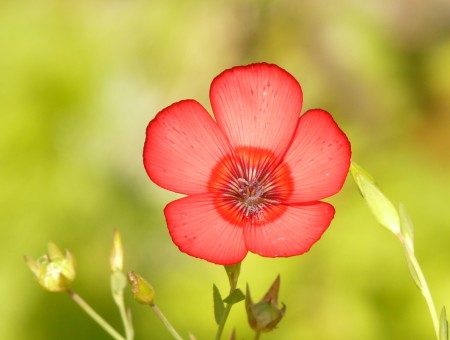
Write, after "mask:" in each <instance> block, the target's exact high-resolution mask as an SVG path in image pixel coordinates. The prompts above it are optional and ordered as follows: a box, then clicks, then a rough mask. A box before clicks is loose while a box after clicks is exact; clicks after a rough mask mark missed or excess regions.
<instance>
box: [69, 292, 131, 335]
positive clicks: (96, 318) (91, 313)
mask: <svg viewBox="0 0 450 340" xmlns="http://www.w3.org/2000/svg"><path fill="white" fill-rule="evenodd" d="M67 293H69V295H70V297H71V298H72V299H73V300H74V301H75V302H76V303H77V304H78V305H79V306H80V307H81V309H83V310H84V311H85V312H86V314H88V315H89V316H90V317H91V318H92V319H94V321H95V322H97V323H98V324H99V325H100V326H101V327H102V328H103V329H104V330H105V331H106V332H107V333H108V334H109V335H111V337H113V338H114V339H116V340H126V339H125V338H124V337H123V336H122V335H120V333H119V332H117V331H116V330H115V329H114V328H112V327H111V325H110V324H109V323H107V322H106V321H105V319H103V318H102V317H101V316H100V315H99V314H98V313H97V312H96V311H95V310H94V309H93V308H92V307H91V306H89V305H88V304H87V303H86V301H84V300H83V299H82V298H81V297H80V296H79V295H78V294H77V293H75V292H74V291H73V290H72V289H69V290H68V291H67Z"/></svg>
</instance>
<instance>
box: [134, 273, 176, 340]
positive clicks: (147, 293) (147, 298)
mask: <svg viewBox="0 0 450 340" xmlns="http://www.w3.org/2000/svg"><path fill="white" fill-rule="evenodd" d="M128 282H129V283H130V286H131V292H132V293H133V296H134V299H135V300H136V301H137V302H139V303H141V304H143V305H148V306H150V308H151V309H152V310H153V312H154V313H155V314H156V316H157V317H158V318H159V319H160V320H161V321H162V323H163V324H164V326H166V328H167V330H168V331H169V333H170V334H171V335H172V336H173V338H174V339H176V340H183V338H182V337H181V336H180V334H178V332H177V331H176V330H175V328H174V327H173V326H172V324H171V323H170V322H169V320H168V319H167V318H166V316H165V315H164V314H163V313H162V312H161V310H160V309H159V308H158V306H157V305H156V304H155V300H154V297H155V291H154V289H153V287H152V286H151V285H150V283H148V282H147V281H146V280H145V279H144V278H143V277H142V276H140V275H139V274H138V273H136V272H129V273H128Z"/></svg>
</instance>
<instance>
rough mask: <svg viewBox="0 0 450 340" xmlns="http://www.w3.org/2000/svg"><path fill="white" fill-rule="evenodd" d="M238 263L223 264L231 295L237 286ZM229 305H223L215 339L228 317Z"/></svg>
mask: <svg viewBox="0 0 450 340" xmlns="http://www.w3.org/2000/svg"><path fill="white" fill-rule="evenodd" d="M240 265H241V264H240V263H239V264H236V265H231V266H225V270H226V272H227V275H228V281H229V283H230V294H229V295H231V294H232V293H233V292H234V290H235V289H236V287H237V282H238V278H239V273H240ZM231 307H233V303H227V304H226V306H225V310H224V312H223V314H222V319H221V320H220V324H219V327H218V328H217V332H216V337H215V340H220V338H221V337H222V333H223V329H224V327H225V324H226V322H227V319H228V315H229V314H230V311H231Z"/></svg>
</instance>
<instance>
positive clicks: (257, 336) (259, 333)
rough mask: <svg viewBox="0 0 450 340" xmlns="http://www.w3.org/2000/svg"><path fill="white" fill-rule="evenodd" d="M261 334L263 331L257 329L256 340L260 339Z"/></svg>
mask: <svg viewBox="0 0 450 340" xmlns="http://www.w3.org/2000/svg"><path fill="white" fill-rule="evenodd" d="M260 336H261V331H256V332H255V340H259V338H260Z"/></svg>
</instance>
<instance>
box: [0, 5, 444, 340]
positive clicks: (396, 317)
mask: <svg viewBox="0 0 450 340" xmlns="http://www.w3.org/2000/svg"><path fill="white" fill-rule="evenodd" d="M257 61H267V62H273V63H276V64H278V65H280V66H282V67H283V68H285V69H287V70H288V71H289V72H291V73H292V74H293V75H294V76H295V77H296V78H297V79H298V80H299V81H300V83H301V84H302V87H303V91H304V107H305V109H308V108H314V107H320V108H324V109H326V110H328V111H330V112H332V114H333V115H334V117H335V119H336V120H337V121H338V122H339V123H340V125H341V127H342V128H343V129H344V130H345V131H346V132H347V134H348V136H349V138H350V140H351V142H352V145H353V159H354V160H355V161H357V162H358V163H360V164H361V165H362V166H363V167H365V168H366V169H367V170H368V171H369V172H370V173H371V174H372V175H373V176H374V177H376V179H377V181H378V183H379V184H380V186H381V187H382V189H383V190H384V191H385V193H386V194H387V195H388V196H389V197H390V198H391V199H392V200H393V201H394V202H398V201H402V202H404V204H405V205H406V207H407V209H408V210H409V212H410V215H411V217H412V219H413V221H414V222H415V226H416V253H417V256H418V258H419V261H420V262H421V264H422V267H423V270H424V272H425V274H426V276H427V278H428V281H429V285H430V288H431V290H432V293H433V296H434V298H435V302H436V305H437V308H438V309H440V308H441V306H442V305H443V304H446V305H448V306H449V307H450V137H449V133H450V113H449V112H450V3H449V2H448V1H445V0H429V1H420V0H397V1H388V0H382V1H378V0H370V1H356V0H354V1H352V0H342V1H325V0H321V1H313V0H310V1H295V0H291V1H249V0H230V1H200V0H195V1H177V0H171V1H131V0H129V1H125V0H123V1H120V0H114V1H107V0H98V1H88V0H81V1H59V0H54V1H52V0H45V1H9V2H8V1H3V2H1V3H0V117H1V120H0V122H1V123H0V178H1V180H0V181H1V182H0V228H1V234H0V235H1V239H0V261H1V262H0V275H1V276H0V338H1V339H14V340H21V339H108V336H107V335H106V333H104V332H103V331H102V330H101V329H99V328H98V327H97V326H96V325H95V324H94V323H93V322H92V321H91V320H90V319H89V318H88V317H87V316H86V315H85V314H83V313H82V312H81V310H80V309H79V308H78V307H77V306H76V305H75V304H74V303H73V302H72V301H71V300H70V299H69V297H68V296H67V295H66V294H50V293H47V292H45V291H43V290H41V289H40V288H39V287H38V285H37V284H36V282H35V281H34V279H33V277H32V274H31V273H30V272H29V271H28V269H27V267H26V266H25V264H24V261H23V255H25V254H27V255H30V256H31V257H34V258H36V257H38V256H40V255H42V254H43V253H44V252H45V250H46V243H47V241H48V240H53V241H55V242H56V243H58V244H59V245H61V246H62V247H67V248H69V249H71V250H72V252H73V253H74V254H75V256H76V259H77V273H78V277H77V280H76V282H75V284H74V289H75V290H76V291H77V292H78V293H79V294H80V295H81V296H83V297H84V298H85V299H86V300H87V301H88V302H89V303H91V304H92V305H93V306H94V307H95V308H96V309H97V310H98V311H99V312H100V313H101V314H102V315H104V317H105V318H107V320H109V321H111V323H112V324H114V325H115V327H116V328H118V329H121V324H120V319H119V317H118V312H117V310H116V308H115V305H114V303H113V302H112V299H111V297H110V294H109V265H108V257H109V252H110V247H111V241H112V232H113V229H114V228H119V230H120V232H121V233H122V237H123V241H124V247H125V252H126V253H125V256H126V258H125V261H126V263H125V264H126V270H136V271H138V272H140V273H141V274H142V275H143V276H145V277H146V278H147V279H148V280H149V281H150V282H152V284H153V285H154V287H155V289H156V294H157V296H156V299H157V303H158V304H159V306H160V308H161V309H162V310H163V311H164V312H165V313H166V315H167V317H168V318H169V319H170V320H171V321H172V322H173V324H174V325H175V326H176V328H177V329H178V330H179V332H180V333H181V334H182V335H183V336H184V337H187V334H188V332H192V333H193V334H195V335H196V336H197V337H198V339H211V338H212V337H213V334H214V330H215V326H214V319H213V313H212V310H213V309H212V289H211V288H212V283H213V282H215V283H216V284H217V285H218V286H219V288H220V289H221V290H222V292H225V291H226V290H227V285H226V278H225V273H224V270H223V268H221V267H220V266H216V265H213V264H209V263H207V262H204V261H201V260H197V259H194V258H191V257H189V256H187V255H185V254H182V253H180V252H179V251H178V249H177V248H176V246H175V245H173V244H172V242H171V240H170V237H169V234H168V232H167V229H166V226H165V222H164V217H163V213H162V209H163V207H164V206H165V204H166V203H168V202H169V201H170V200H172V199H173V198H174V197H175V196H174V195H172V194H170V193H167V192H165V191H164V190H162V189H160V188H158V187H157V186H156V185H154V184H152V183H151V182H150V180H149V179H148V178H147V176H146V174H145V171H144V169H143V166H142V161H141V152H142V146H143V142H144V132H145V128H146V126H147V123H148V122H149V120H150V119H151V118H152V117H153V116H154V115H155V114H156V112H158V111H159V110H160V109H162V108H163V107H165V106H167V105H169V104H171V103H172V102H174V101H178V100H181V99H185V98H196V99H197V100H199V101H200V102H201V103H203V104H204V105H205V106H206V107H207V108H209V101H208V91H209V84H210V82H211V80H212V79H213V77H214V76H216V75H217V74H219V73H220V72H221V71H223V70H224V69H226V68H229V67H231V66H235V65H241V64H247V63H251V62H257ZM329 201H330V202H332V203H333V204H334V205H335V207H336V209H337V214H336V217H335V220H334V222H333V223H332V225H331V227H330V229H329V230H328V231H327V233H326V234H325V235H324V237H323V239H322V240H321V241H320V242H319V243H318V244H316V245H315V246H314V247H313V249H312V250H311V251H310V252H309V253H308V254H305V255H303V256H299V257H293V258H289V259H266V258H260V257H257V256H254V255H249V256H248V257H247V258H246V259H245V261H244V263H243V266H242V277H241V278H242V280H241V283H240V287H241V288H244V287H245V283H246V282H248V283H249V284H250V285H251V287H252V291H253V297H254V298H255V299H257V298H259V297H260V296H261V295H262V294H263V293H264V291H265V290H266V289H267V288H268V286H269V285H270V283H271V282H272V280H273V279H274V278H275V277H276V275H277V274H281V281H282V286H281V292H280V300H281V301H283V302H285V303H286V304H287V306H288V307H287V314H286V316H285V318H284V319H283V320H282V321H281V323H280V324H279V329H277V330H276V331H275V332H273V333H271V334H268V335H265V336H264V337H263V339H324V340H327V339H330V340H338V339H342V340H343V339H346V340H349V339H350V340H352V339H355V340H356V339H366V340H372V339H432V338H433V328H432V324H431V320H430V317H429V314H428V311H427V307H426V304H425V302H424V301H423V299H422V297H421V296H420V293H419V291H418V290H417V289H416V288H415V286H414V284H413V282H412V280H411V279H410V277H409V273H408V269H407V266H406V263H405V260H404V256H403V253H402V249H401V246H400V244H399V243H398V242H397V240H396V239H395V237H394V236H393V235H391V234H390V233H388V232H387V231H385V230H384V229H382V228H381V227H379V226H378V225H377V224H376V222H375V221H374V219H373V218H372V217H371V215H370V213H369V211H368V209H367V207H366V206H365V203H364V202H363V200H362V198H361V197H360V196H359V194H358V192H357V190H356V188H355V185H354V183H353V182H352V180H351V178H349V179H348V181H347V182H346V184H345V186H344V189H343V190H342V192H341V193H340V194H339V195H337V196H336V197H333V198H332V199H330V200H329ZM211 246H214V245H211ZM126 296H127V302H128V303H129V305H130V306H131V309H132V312H133V318H134V322H135V328H136V332H137V339H168V338H169V335H168V333H167V331H166V330H165V329H164V328H163V327H162V325H161V323H160V322H159V321H158V320H157V319H156V317H155V316H154V315H153V314H152V313H151V311H150V310H147V309H146V308H144V307H142V306H141V305H137V304H135V303H134V302H133V301H132V300H131V298H130V296H129V294H128V292H127V294H126ZM229 321H230V322H229V328H227V329H226V334H227V335H229V332H230V329H231V326H232V325H236V327H237V338H238V339H248V338H251V337H252V333H251V331H250V329H249V327H248V326H247V324H246V321H245V315H244V311H243V305H242V304H240V305H237V306H236V307H235V309H234V310H233V311H232V317H231V319H230V320H229Z"/></svg>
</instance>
